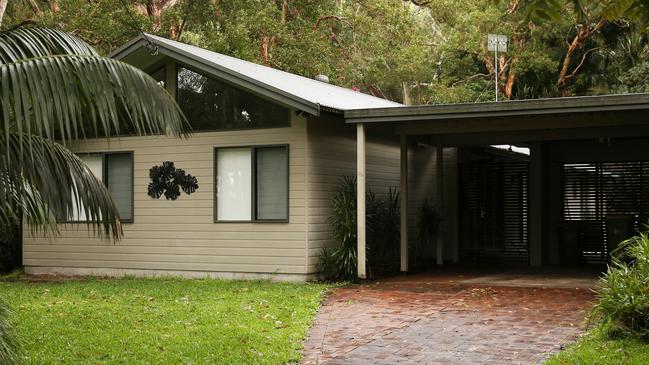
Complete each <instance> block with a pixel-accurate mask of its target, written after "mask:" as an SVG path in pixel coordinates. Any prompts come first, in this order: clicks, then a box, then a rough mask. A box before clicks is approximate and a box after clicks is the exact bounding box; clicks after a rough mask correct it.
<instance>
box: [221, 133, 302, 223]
mask: <svg viewBox="0 0 649 365" xmlns="http://www.w3.org/2000/svg"><path fill="white" fill-rule="evenodd" d="M272 147H283V148H284V149H286V218H285V219H258V218H257V149H259V148H272ZM229 148H250V164H251V170H250V179H251V181H250V189H251V191H250V193H251V197H250V204H251V207H250V208H251V210H250V220H219V219H218V211H217V209H218V204H217V199H218V195H217V193H218V191H217V189H218V177H219V170H218V152H219V150H225V149H229ZM213 159H214V182H213V184H214V199H213V203H214V209H213V210H214V214H213V215H214V223H289V220H290V216H291V212H290V204H289V200H290V199H291V198H290V193H291V189H290V186H291V184H290V181H289V179H290V168H291V163H290V148H289V144H287V143H286V144H256V145H243V146H215V147H214V153H213Z"/></svg>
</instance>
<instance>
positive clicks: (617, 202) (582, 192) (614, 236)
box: [563, 161, 649, 263]
mask: <svg viewBox="0 0 649 365" xmlns="http://www.w3.org/2000/svg"><path fill="white" fill-rule="evenodd" d="M647 184H649V162H647V161H638V162H600V163H572V164H564V165H563V221H564V232H567V231H570V232H569V233H568V234H565V235H564V240H565V239H566V238H565V237H567V239H568V240H569V239H577V250H578V252H577V254H578V255H579V256H580V259H581V261H585V262H593V263H596V262H606V261H608V257H609V253H610V252H611V251H613V250H614V249H615V247H616V246H617V244H618V243H619V242H620V241H621V240H623V239H626V238H629V237H630V236H631V235H633V234H634V232H636V230H637V229H641V228H643V227H642V225H643V224H646V223H647V216H646V215H647V214H648V213H649V187H648V186H647ZM564 244H570V242H564Z"/></svg>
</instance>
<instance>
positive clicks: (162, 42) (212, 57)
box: [147, 34, 403, 111]
mask: <svg viewBox="0 0 649 365" xmlns="http://www.w3.org/2000/svg"><path fill="white" fill-rule="evenodd" d="M147 37H148V38H150V39H152V40H153V41H154V42H155V43H157V44H158V45H159V46H161V47H164V48H168V49H172V50H176V51H180V52H181V53H185V54H191V55H192V56H193V58H194V59H196V60H198V61H200V62H202V63H204V64H207V65H214V66H217V67H219V68H226V69H227V70H229V71H230V72H232V73H235V74H238V75H242V76H244V77H247V78H251V79H254V80H255V81H256V82H258V83H260V84H264V85H267V86H269V87H271V88H275V89H279V90H281V91H283V92H284V93H287V94H290V95H293V96H295V97H298V98H301V99H304V100H308V101H310V102H312V103H315V104H318V105H320V106H322V107H325V108H331V109H335V110H340V111H347V110H353V109H367V108H389V107H400V106H403V105H402V104H399V103H395V102H392V101H389V100H385V99H381V98H377V97H374V96H371V95H367V94H363V93H361V92H358V91H354V90H351V89H347V88H343V87H339V86H335V85H331V84H327V83H324V82H321V81H317V80H314V79H310V78H308V77H303V76H299V75H295V74H292V73H289V72H284V71H281V70H278V69H274V68H271V67H267V66H263V65H258V64H256V63H252V62H248V61H244V60H240V59H238V58H235V57H230V56H226V55H224V54H220V53H217V52H212V51H209V50H207V49H203V48H200V47H196V46H192V45H189V44H185V43H181V42H176V41H172V40H170V39H166V38H162V37H158V36H154V35H150V34H147Z"/></svg>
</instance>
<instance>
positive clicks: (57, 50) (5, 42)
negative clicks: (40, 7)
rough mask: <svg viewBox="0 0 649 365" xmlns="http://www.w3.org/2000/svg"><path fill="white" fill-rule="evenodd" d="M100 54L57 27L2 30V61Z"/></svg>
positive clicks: (0, 61)
mask: <svg viewBox="0 0 649 365" xmlns="http://www.w3.org/2000/svg"><path fill="white" fill-rule="evenodd" d="M65 54H68V55H72V54H74V55H85V56H99V54H97V52H96V51H95V50H94V49H93V48H92V47H91V46H90V45H89V44H87V43H86V42H84V41H82V40H81V39H79V38H77V37H75V36H73V35H71V34H68V33H65V32H61V31H59V30H56V29H51V28H44V27H37V26H25V27H19V28H16V29H11V30H5V31H2V32H0V63H2V64H7V63H13V62H16V61H19V60H24V59H28V58H37V57H47V56H54V55H65Z"/></svg>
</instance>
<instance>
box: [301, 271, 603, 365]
mask: <svg viewBox="0 0 649 365" xmlns="http://www.w3.org/2000/svg"><path fill="white" fill-rule="evenodd" d="M593 299H594V297H593V293H592V292H591V291H590V290H589V289H584V288H580V289H577V288H572V289H568V288H563V289H557V288H516V287H497V286H484V285H474V284H461V283H452V282H444V281H440V280H435V281H430V279H428V281H427V280H425V279H424V280H396V281H388V282H377V283H368V284H365V285H356V286H349V287H345V288H339V289H336V290H334V291H333V292H332V293H331V294H330V295H329V296H328V297H327V299H326V300H325V302H324V303H323V305H322V307H321V309H320V311H319V313H318V315H317V317H316V321H315V323H314V325H313V327H312V328H311V330H310V331H309V336H308V338H307V340H306V342H305V347H304V350H303V360H302V363H303V364H329V365H334V364H536V363H542V362H543V361H544V360H546V359H547V358H548V357H549V356H550V354H552V353H554V352H557V351H559V350H560V349H561V347H562V346H564V345H566V344H567V343H569V342H571V341H573V340H574V339H575V337H576V336H578V335H579V334H580V333H581V332H582V328H583V320H584V317H585V314H586V311H587V309H588V308H589V307H590V305H591V304H592V301H593Z"/></svg>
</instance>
